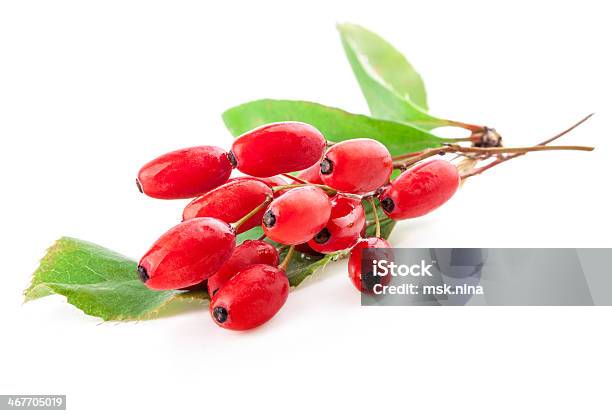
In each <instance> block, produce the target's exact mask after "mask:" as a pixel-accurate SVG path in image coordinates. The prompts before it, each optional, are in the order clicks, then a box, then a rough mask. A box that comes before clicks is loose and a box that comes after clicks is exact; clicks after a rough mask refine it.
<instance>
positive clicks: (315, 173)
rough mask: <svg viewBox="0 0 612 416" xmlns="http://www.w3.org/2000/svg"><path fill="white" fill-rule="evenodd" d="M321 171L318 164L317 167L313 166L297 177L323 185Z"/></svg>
mask: <svg viewBox="0 0 612 416" xmlns="http://www.w3.org/2000/svg"><path fill="white" fill-rule="evenodd" d="M320 171H321V166H320V165H319V164H318V163H317V164H316V165H312V166H311V167H309V168H308V169H306V170H303V171H301V172H300V173H299V175H298V176H297V177H298V178H300V179H302V180H304V181H306V182H308V183H314V184H318V185H323V179H321V174H320Z"/></svg>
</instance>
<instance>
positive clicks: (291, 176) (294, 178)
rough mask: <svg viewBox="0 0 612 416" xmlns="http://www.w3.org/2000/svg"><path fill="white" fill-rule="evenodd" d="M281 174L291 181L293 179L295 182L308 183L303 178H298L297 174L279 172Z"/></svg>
mask: <svg viewBox="0 0 612 416" xmlns="http://www.w3.org/2000/svg"><path fill="white" fill-rule="evenodd" d="M281 175H282V176H284V177H285V178H289V179H291V180H292V181H295V182H297V183H308V182H306V181H305V180H304V179H300V178H298V177H297V176H293V175H290V174H288V173H281Z"/></svg>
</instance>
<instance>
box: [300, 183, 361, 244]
mask: <svg viewBox="0 0 612 416" xmlns="http://www.w3.org/2000/svg"><path fill="white" fill-rule="evenodd" d="M330 202H331V206H332V209H331V215H330V217H329V221H328V222H327V224H326V225H325V228H323V229H322V230H321V231H319V233H318V234H317V235H316V236H314V238H312V239H311V240H310V241H308V245H309V246H310V247H311V248H312V249H313V250H315V251H317V252H319V253H333V252H335V251H339V250H346V249H347V248H350V247H352V246H354V245H355V244H356V243H357V241H358V240H359V237H360V233H361V231H362V230H363V228H364V226H365V220H366V218H365V211H364V209H363V205H362V204H361V200H360V199H357V198H353V197H350V196H345V195H341V194H338V195H336V196H334V197H333V198H331V200H330Z"/></svg>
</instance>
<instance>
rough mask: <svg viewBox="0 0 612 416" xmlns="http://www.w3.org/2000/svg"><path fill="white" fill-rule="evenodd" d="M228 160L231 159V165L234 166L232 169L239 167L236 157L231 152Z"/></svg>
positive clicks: (228, 154) (228, 153)
mask: <svg viewBox="0 0 612 416" xmlns="http://www.w3.org/2000/svg"><path fill="white" fill-rule="evenodd" d="M227 158H228V159H229V162H230V164H231V165H232V167H234V168H235V167H236V166H238V161H237V160H236V156H234V152H232V151H229V152H227Z"/></svg>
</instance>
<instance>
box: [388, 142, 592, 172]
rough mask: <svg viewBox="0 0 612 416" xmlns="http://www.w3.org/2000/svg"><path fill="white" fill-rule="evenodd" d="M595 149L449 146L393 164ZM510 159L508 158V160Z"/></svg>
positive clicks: (402, 167)
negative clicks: (439, 157) (443, 156)
mask: <svg viewBox="0 0 612 416" xmlns="http://www.w3.org/2000/svg"><path fill="white" fill-rule="evenodd" d="M593 149H594V147H591V146H542V145H537V146H529V147H464V146H457V145H453V144H450V145H447V146H442V147H436V148H433V149H428V150H425V151H423V152H422V153H421V154H420V155H418V156H414V157H411V158H409V159H407V160H405V161H404V162H402V163H399V162H396V163H394V164H393V168H395V169H406V168H408V167H409V166H412V165H414V164H415V163H417V162H420V161H421V160H424V159H427V158H429V157H431V156H435V155H437V154H444V153H461V154H478V155H496V154H504V153H518V154H525V153H528V152H542V151H548V150H581V151H586V152H590V151H592V150H593ZM507 158H509V156H508V157H506V159H507Z"/></svg>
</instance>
